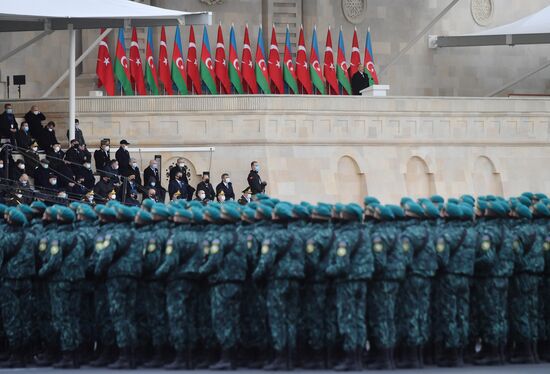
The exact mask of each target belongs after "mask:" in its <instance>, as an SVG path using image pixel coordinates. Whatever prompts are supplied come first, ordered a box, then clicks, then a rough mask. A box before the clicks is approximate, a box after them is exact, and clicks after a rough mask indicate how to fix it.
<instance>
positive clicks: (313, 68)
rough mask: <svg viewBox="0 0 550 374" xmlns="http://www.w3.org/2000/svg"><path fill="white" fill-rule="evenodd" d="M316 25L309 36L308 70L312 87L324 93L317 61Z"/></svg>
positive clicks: (323, 82) (319, 65)
mask: <svg viewBox="0 0 550 374" xmlns="http://www.w3.org/2000/svg"><path fill="white" fill-rule="evenodd" d="M317 44H318V43H317V26H315V27H314V28H313V36H312V37H311V52H310V53H309V72H310V76H311V83H312V85H313V88H315V89H316V90H317V92H318V93H320V94H321V95H324V94H325V81H324V80H323V73H322V72H321V63H320V62H319V48H318V47H317Z"/></svg>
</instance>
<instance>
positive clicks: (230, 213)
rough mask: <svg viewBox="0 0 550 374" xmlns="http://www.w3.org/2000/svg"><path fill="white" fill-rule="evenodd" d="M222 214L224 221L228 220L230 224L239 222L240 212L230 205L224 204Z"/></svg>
mask: <svg viewBox="0 0 550 374" xmlns="http://www.w3.org/2000/svg"><path fill="white" fill-rule="evenodd" d="M221 210H222V213H223V215H224V216H225V217H227V218H224V219H229V221H230V222H237V221H240V220H241V212H239V209H237V208H236V207H235V206H232V205H231V204H227V205H226V204H224V205H223V206H222V209H221Z"/></svg>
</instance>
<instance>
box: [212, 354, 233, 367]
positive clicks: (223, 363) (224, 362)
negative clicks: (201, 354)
mask: <svg viewBox="0 0 550 374" xmlns="http://www.w3.org/2000/svg"><path fill="white" fill-rule="evenodd" d="M232 359H233V357H232V353H231V350H229V349H223V350H222V354H221V357H220V360H219V361H218V362H216V363H215V364H213V365H210V367H209V369H210V370H233V369H235V366H234V365H233V361H232Z"/></svg>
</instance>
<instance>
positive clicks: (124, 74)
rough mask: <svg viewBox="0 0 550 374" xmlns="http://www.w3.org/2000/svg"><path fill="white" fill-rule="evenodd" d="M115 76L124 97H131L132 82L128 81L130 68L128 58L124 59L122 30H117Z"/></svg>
mask: <svg viewBox="0 0 550 374" xmlns="http://www.w3.org/2000/svg"><path fill="white" fill-rule="evenodd" d="M115 76H116V78H117V80H118V81H119V83H120V85H121V86H122V89H123V90H124V94H125V95H133V94H134V90H133V89H132V82H131V79H130V66H129V65H128V57H126V47H125V46H124V30H123V29H122V28H120V29H118V42H117V46H116V61H115Z"/></svg>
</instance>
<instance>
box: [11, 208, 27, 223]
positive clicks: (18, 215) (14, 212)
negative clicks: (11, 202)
mask: <svg viewBox="0 0 550 374" xmlns="http://www.w3.org/2000/svg"><path fill="white" fill-rule="evenodd" d="M8 216H9V217H10V221H11V222H12V223H13V224H14V225H17V226H23V225H26V224H27V218H26V217H25V215H24V214H23V212H21V211H20V210H18V209H15V208H11V209H9V213H8Z"/></svg>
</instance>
